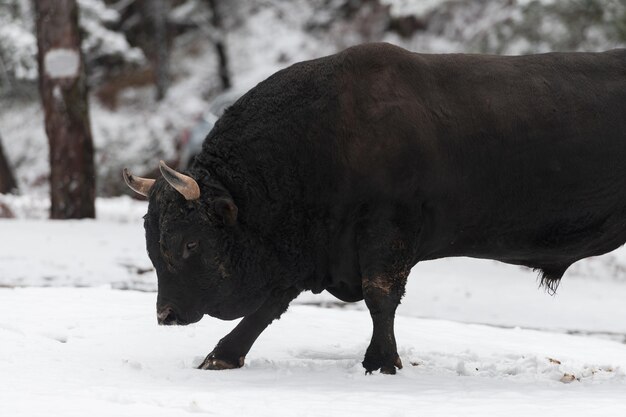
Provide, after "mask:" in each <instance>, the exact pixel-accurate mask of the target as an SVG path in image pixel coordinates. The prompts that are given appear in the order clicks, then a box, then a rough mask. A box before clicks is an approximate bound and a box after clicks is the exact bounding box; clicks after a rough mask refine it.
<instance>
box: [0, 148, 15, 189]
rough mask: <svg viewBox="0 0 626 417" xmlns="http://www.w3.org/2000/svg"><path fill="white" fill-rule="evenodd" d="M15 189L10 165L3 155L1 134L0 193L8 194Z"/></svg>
mask: <svg viewBox="0 0 626 417" xmlns="http://www.w3.org/2000/svg"><path fill="white" fill-rule="evenodd" d="M15 190H17V183H16V182H15V177H14V176H13V171H12V170H11V166H10V165H9V162H8V161H7V159H6V157H5V156H4V149H3V148H2V136H0V194H8V193H10V192H12V191H15Z"/></svg>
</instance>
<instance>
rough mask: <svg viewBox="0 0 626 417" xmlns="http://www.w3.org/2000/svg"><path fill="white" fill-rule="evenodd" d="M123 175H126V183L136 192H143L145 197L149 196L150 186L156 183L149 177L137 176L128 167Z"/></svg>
mask: <svg viewBox="0 0 626 417" xmlns="http://www.w3.org/2000/svg"><path fill="white" fill-rule="evenodd" d="M122 176H123V177H124V181H126V185H128V186H129V187H130V189H131V190H133V191H134V192H136V193H137V194H141V195H142V196H144V197H148V193H149V192H150V188H152V186H153V185H154V180H151V179H149V178H141V177H135V176H134V175H132V174H131V173H130V172H128V169H126V168H124V170H123V171H122Z"/></svg>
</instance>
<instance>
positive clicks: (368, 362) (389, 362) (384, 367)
mask: <svg viewBox="0 0 626 417" xmlns="http://www.w3.org/2000/svg"><path fill="white" fill-rule="evenodd" d="M363 367H364V368H365V374H366V375H367V374H371V373H372V372H374V371H376V370H378V369H380V373H381V374H387V375H395V374H396V368H397V369H402V361H401V360H400V356H399V355H398V354H397V353H396V354H395V355H392V356H390V357H388V358H387V359H385V358H383V357H381V356H377V357H376V356H373V355H368V354H366V355H365V359H364V360H363Z"/></svg>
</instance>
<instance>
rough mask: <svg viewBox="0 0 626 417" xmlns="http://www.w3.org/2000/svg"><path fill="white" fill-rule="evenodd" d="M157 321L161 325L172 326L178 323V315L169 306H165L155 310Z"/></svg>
mask: <svg viewBox="0 0 626 417" xmlns="http://www.w3.org/2000/svg"><path fill="white" fill-rule="evenodd" d="M157 321H158V323H159V324H160V325H162V326H173V325H176V324H182V323H180V320H179V318H178V315H177V314H176V312H175V311H174V309H173V308H172V307H171V306H165V307H163V308H161V309H160V310H159V311H157Z"/></svg>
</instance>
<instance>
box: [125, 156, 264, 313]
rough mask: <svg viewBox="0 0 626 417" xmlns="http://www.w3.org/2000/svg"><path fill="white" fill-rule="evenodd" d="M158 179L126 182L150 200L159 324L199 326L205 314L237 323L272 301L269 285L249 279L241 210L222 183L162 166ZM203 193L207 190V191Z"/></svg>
mask: <svg viewBox="0 0 626 417" xmlns="http://www.w3.org/2000/svg"><path fill="white" fill-rule="evenodd" d="M159 168H160V171H161V174H162V175H163V176H162V177H161V178H159V179H157V180H153V179H147V178H141V177H136V176H133V175H131V174H130V173H129V172H128V170H126V169H124V172H123V175H124V180H125V181H126V183H127V184H128V186H129V187H130V188H131V189H133V190H134V191H135V192H137V193H139V194H141V195H144V196H146V197H148V198H149V205H148V213H147V214H146V216H145V217H144V219H145V222H144V228H145V230H146V245H147V248H148V255H149V256H150V260H151V261H152V264H153V265H154V267H155V269H156V272H157V277H158V291H159V292H158V297H157V318H158V322H159V324H165V325H171V324H189V323H195V322H197V321H198V320H200V319H201V318H202V316H203V315H204V314H210V315H212V316H214V317H218V318H221V319H235V318H238V317H242V316H244V315H246V314H249V313H251V312H253V311H255V310H256V309H257V308H258V307H259V305H260V304H261V303H262V302H263V301H264V299H265V298H266V294H264V290H262V288H263V287H264V286H263V285H255V284H254V283H253V282H250V280H248V281H246V280H244V279H243V278H244V275H245V272H243V269H242V268H241V267H240V265H238V261H239V257H240V256H241V255H242V252H243V250H242V248H241V247H240V246H239V245H238V243H237V242H238V241H239V240H240V239H238V235H240V234H241V230H240V227H239V225H238V221H237V206H236V205H235V203H234V201H233V199H232V197H231V196H230V194H229V193H228V191H227V190H225V189H224V187H222V186H221V184H219V182H218V181H217V180H215V179H212V178H204V177H203V180H202V182H201V185H202V187H201V186H200V185H199V184H198V182H197V181H196V180H195V179H194V178H192V177H191V176H189V175H184V174H181V173H179V172H176V171H175V170H173V169H171V168H169V167H168V166H167V165H166V164H165V163H164V162H163V161H161V162H160V166H159ZM201 191H202V192H201Z"/></svg>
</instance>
